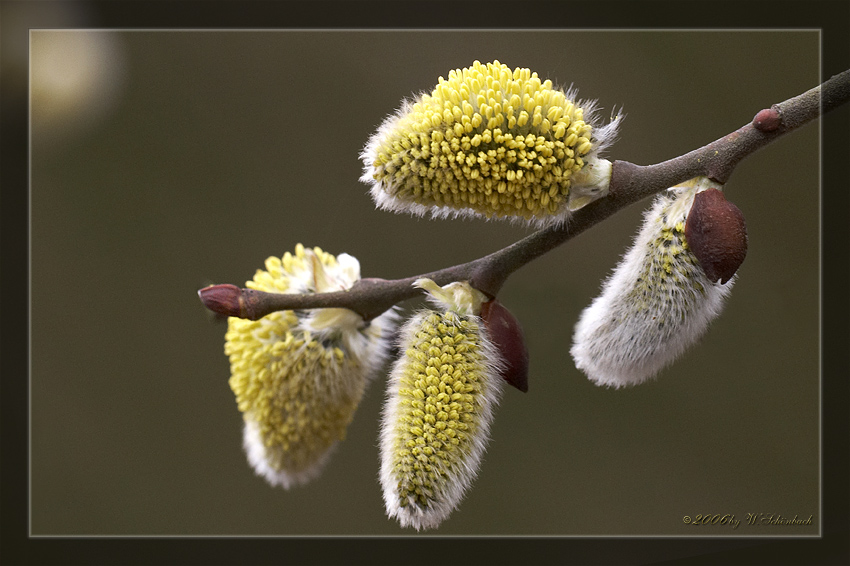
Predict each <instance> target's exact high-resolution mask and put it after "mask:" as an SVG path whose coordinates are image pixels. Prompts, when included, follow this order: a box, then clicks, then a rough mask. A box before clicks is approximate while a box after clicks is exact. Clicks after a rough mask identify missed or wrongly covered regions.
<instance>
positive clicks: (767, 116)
mask: <svg viewBox="0 0 850 566" xmlns="http://www.w3.org/2000/svg"><path fill="white" fill-rule="evenodd" d="M781 123H782V118H780V116H779V111H778V110H776V109H774V108H765V109H764V110H760V111H759V113H758V114H756V116H755V118H753V126H754V127H755V129H757V130H760V131H762V132H772V131H774V130H776V129H778V128H779V125H780V124H781Z"/></svg>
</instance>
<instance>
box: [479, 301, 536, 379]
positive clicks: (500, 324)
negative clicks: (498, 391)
mask: <svg viewBox="0 0 850 566" xmlns="http://www.w3.org/2000/svg"><path fill="white" fill-rule="evenodd" d="M481 318H482V320H484V326H485V327H486V328H487V332H489V333H490V338H491V339H492V340H493V344H494V345H495V346H496V349H497V350H498V351H499V353H500V354H501V355H502V358H503V359H504V362H505V366H504V369H502V371H501V372H500V373H501V376H502V378H503V379H504V380H505V381H507V382H508V383H510V384H511V385H513V386H514V387H516V388H517V389H519V390H520V391H522V392H523V393H527V392H528V348H526V346H525V337H524V336H523V333H522V327H521V326H520V324H519V321H518V320H517V319H516V317H515V316H514V315H513V314H512V313H511V311H509V310H508V309H507V308H505V306H504V305H503V304H502V303H500V302H499V301H497V300H496V299H493V300H492V301H487V302H486V303H484V304H482V305H481Z"/></svg>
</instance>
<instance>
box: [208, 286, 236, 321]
mask: <svg viewBox="0 0 850 566" xmlns="http://www.w3.org/2000/svg"><path fill="white" fill-rule="evenodd" d="M198 296H199V297H200V298H201V302H202V303H204V306H205V307H207V308H208V309H210V310H211V311H213V312H214V313H218V314H221V315H224V316H242V312H241V311H242V307H241V297H242V289H240V288H239V287H237V286H236V285H230V284H224V285H210V286H209V287H204V288H203V289H201V290H200V291H198Z"/></svg>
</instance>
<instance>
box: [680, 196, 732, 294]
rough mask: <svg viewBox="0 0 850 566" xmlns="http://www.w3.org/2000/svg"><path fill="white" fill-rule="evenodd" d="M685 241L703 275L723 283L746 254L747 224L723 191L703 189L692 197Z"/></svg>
mask: <svg viewBox="0 0 850 566" xmlns="http://www.w3.org/2000/svg"><path fill="white" fill-rule="evenodd" d="M685 240H686V241H687V243H688V247H689V248H690V249H691V251H692V252H693V253H694V255H695V256H696V258H697V259H698V260H699V263H700V266H701V267H702V270H703V271H704V272H705V274H706V276H707V277H708V278H709V279H710V280H711V281H712V282H716V281H717V280H718V279H719V280H720V282H721V283H726V282H727V281H729V279H731V278H732V276H733V275H735V272H736V271H738V268H739V267H740V266H741V264H742V263H743V262H744V258H745V257H746V256H747V225H746V223H745V222H744V215H743V213H742V212H741V211H740V209H738V207H737V206H735V205H734V204H732V203H731V202H729V201H728V200H726V197H725V196H724V195H723V191H720V190H718V189H706V190H704V191H702V192H700V193H697V195H696V196H695V197H694V204H693V206H692V207H691V211H690V212H689V213H688V219H687V221H686V222H685Z"/></svg>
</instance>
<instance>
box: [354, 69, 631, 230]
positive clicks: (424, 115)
mask: <svg viewBox="0 0 850 566" xmlns="http://www.w3.org/2000/svg"><path fill="white" fill-rule="evenodd" d="M594 115H595V104H594V103H593V102H592V101H576V100H575V93H574V92H573V91H563V90H561V89H558V88H556V87H554V86H553V85H552V81H550V80H541V79H540V78H539V77H538V75H537V73H534V72H531V71H530V70H529V69H526V68H515V69H510V68H509V67H508V66H506V65H504V64H502V63H500V62H499V61H493V62H492V63H487V64H482V63H480V62H478V61H476V62H474V63H473V64H472V65H471V66H470V67H466V68H463V69H456V70H453V71H451V72H449V74H448V78H447V79H444V78H443V77H440V78H439V81H438V84H437V86H436V87H435V88H434V89H433V91H432V92H431V93H430V94H423V95H421V96H419V97H418V98H416V99H415V100H412V101H404V103H403V105H402V107H401V109H400V110H399V111H398V112H397V113H396V114H394V115H392V116H390V117H389V118H387V119H386V120H385V121H384V123H383V124H382V125H381V126H380V128H379V129H378V132H377V133H376V134H375V135H373V136H372V137H371V138H370V140H369V142H368V144H367V145H366V148H365V149H364V152H363V154H362V159H363V163H364V174H363V177H362V178H361V180H363V181H364V182H366V183H368V184H370V185H371V186H372V190H371V192H372V196H373V198H374V200H375V202H376V203H377V205H378V206H379V207H381V208H384V209H388V210H393V211H398V212H409V213H412V214H415V215H420V216H421V215H424V214H431V215H432V216H435V217H441V216H452V215H474V216H483V217H485V218H513V219H524V220H527V221H531V222H532V223H536V224H541V223H546V222H550V221H553V220H559V219H560V220H562V219H564V218H565V217H566V216H567V215H568V214H569V211H570V209H576V208H580V207H581V206H584V205H585V204H587V203H588V202H590V201H592V200H594V199H595V198H599V197H600V196H603V195H604V194H605V193H606V191H607V182H608V178H609V176H610V162H608V161H606V160H602V159H599V158H598V153H599V150H600V149H601V148H603V147H605V146H606V145H608V144H609V143H610V142H611V141H612V140H613V138H614V136H615V135H616V127H617V125H618V120H615V121H613V122H611V123H610V124H608V125H606V126H604V127H598V126H595V125H594V124H593V122H594V120H593V118H594Z"/></svg>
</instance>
